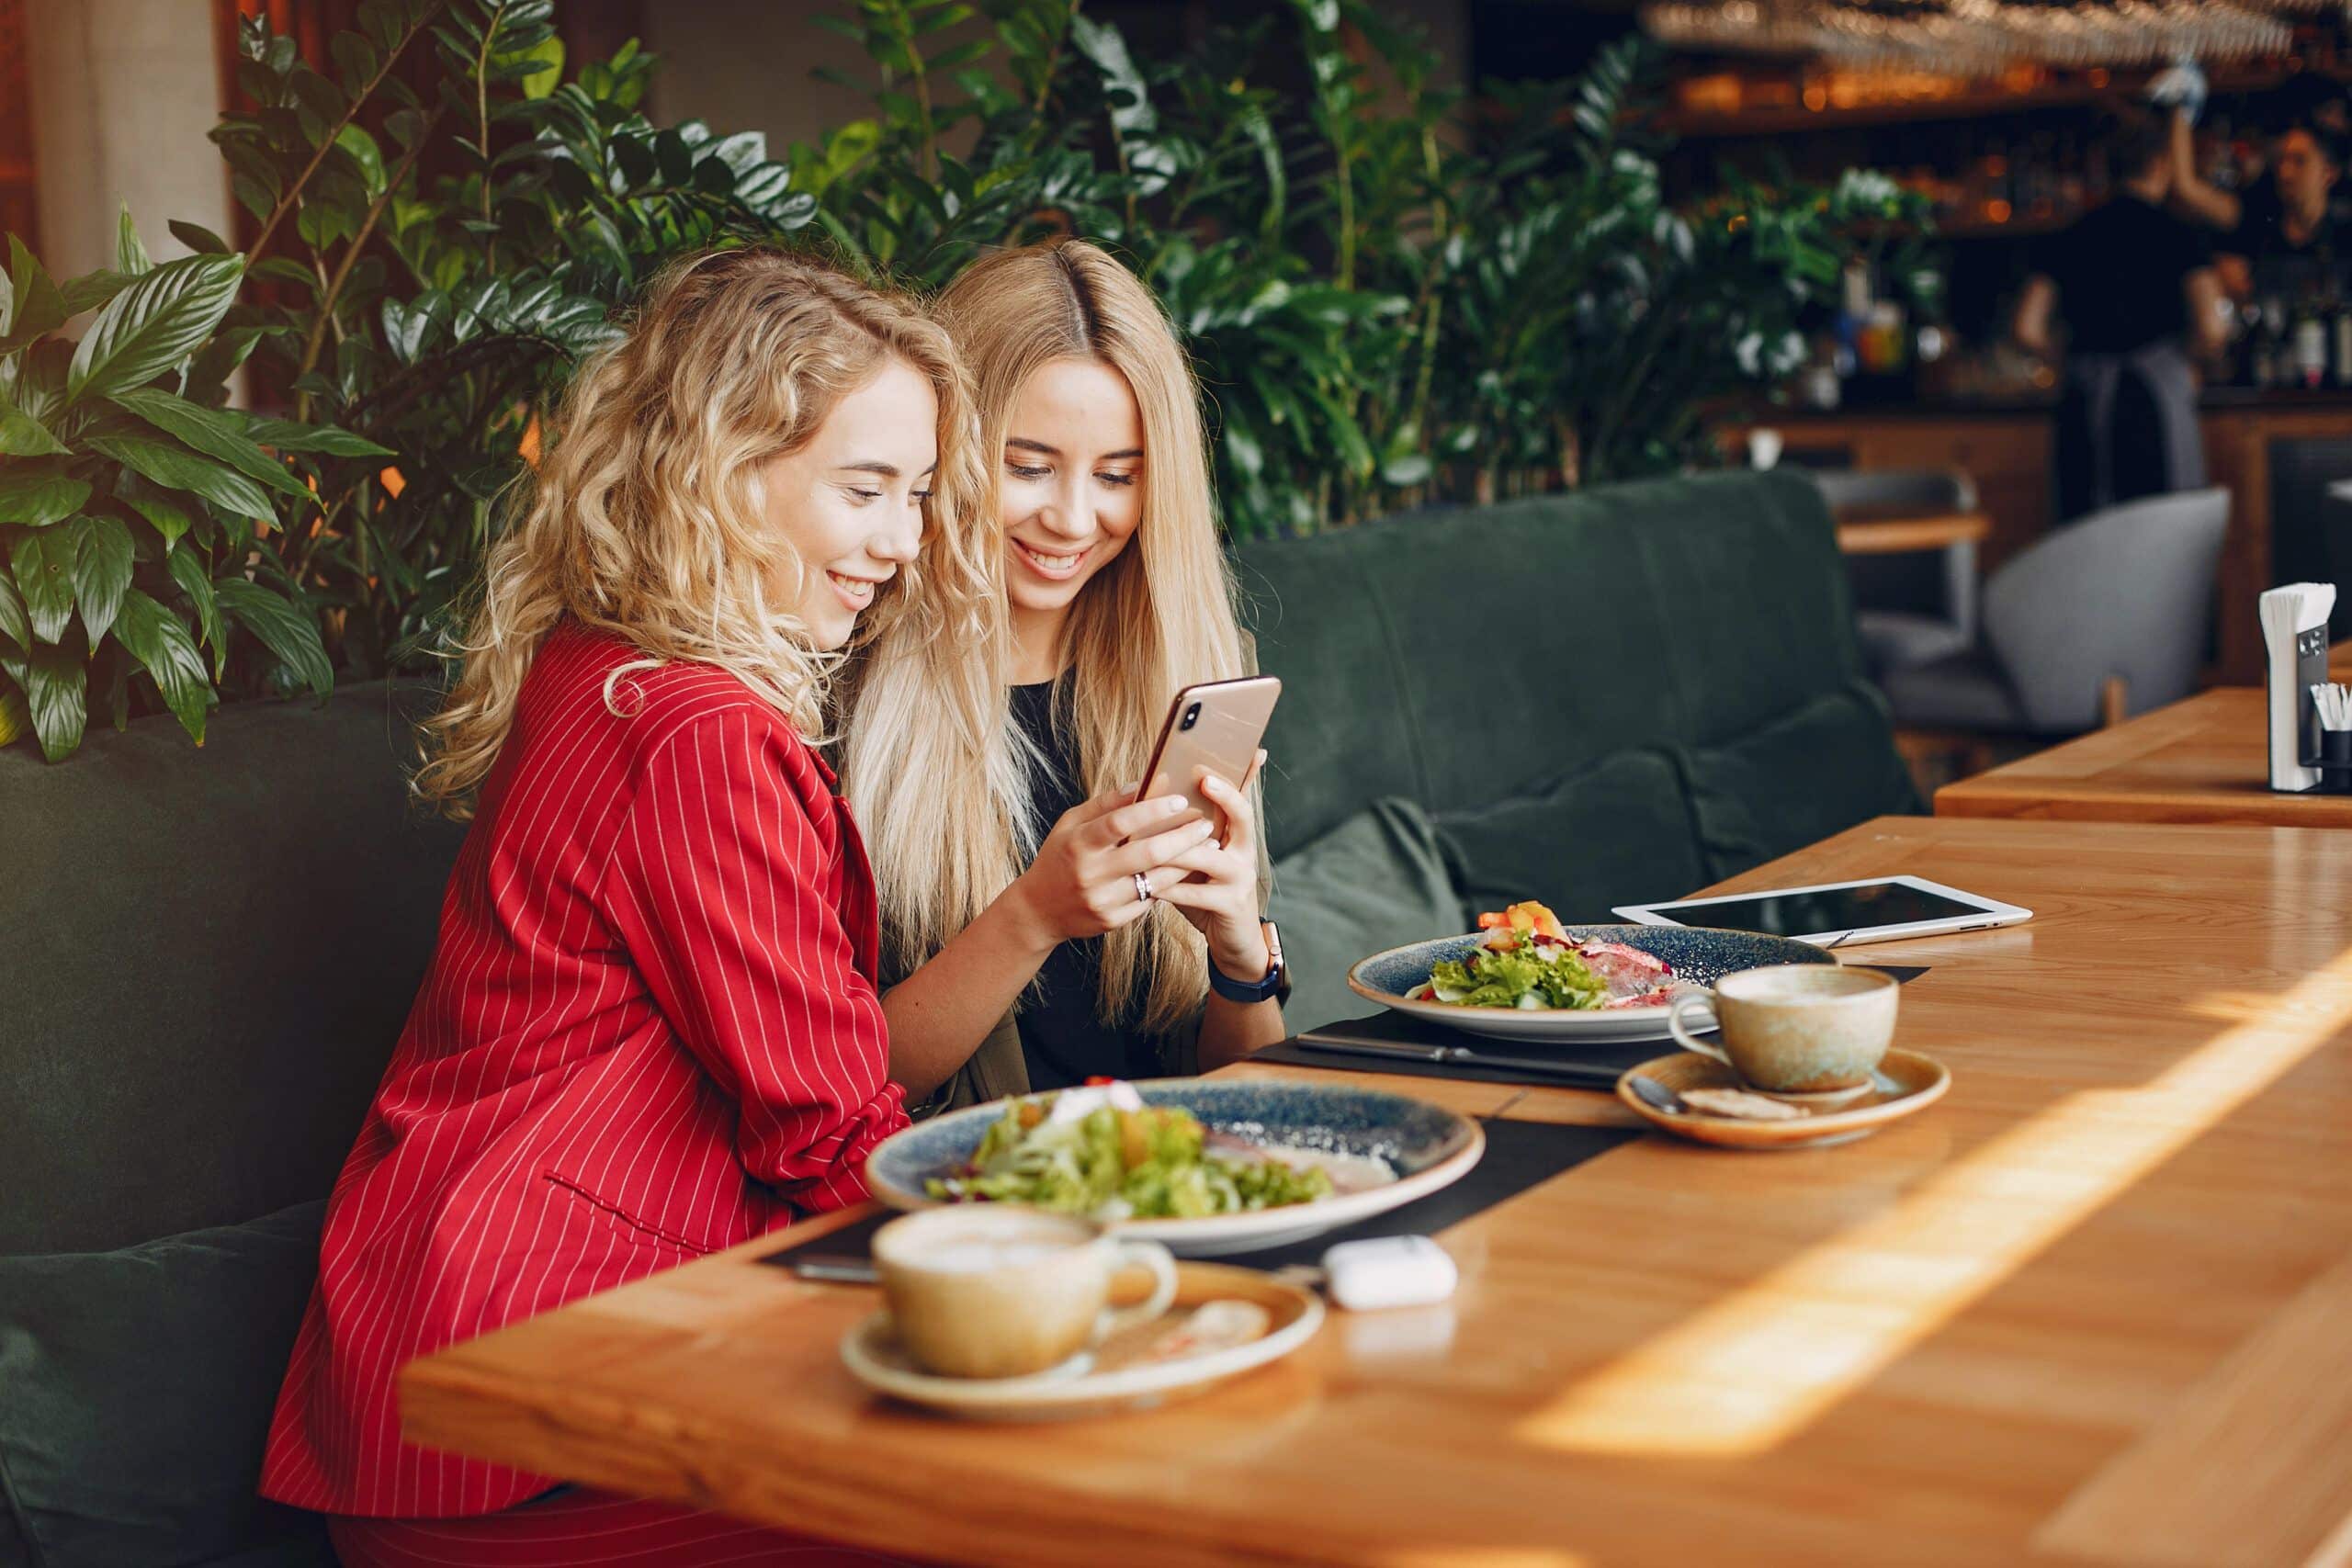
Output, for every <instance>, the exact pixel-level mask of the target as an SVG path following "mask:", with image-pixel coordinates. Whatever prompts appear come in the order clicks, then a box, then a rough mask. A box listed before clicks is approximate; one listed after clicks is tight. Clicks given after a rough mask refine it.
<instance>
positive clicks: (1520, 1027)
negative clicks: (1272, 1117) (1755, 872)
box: [1348, 902, 1838, 1044]
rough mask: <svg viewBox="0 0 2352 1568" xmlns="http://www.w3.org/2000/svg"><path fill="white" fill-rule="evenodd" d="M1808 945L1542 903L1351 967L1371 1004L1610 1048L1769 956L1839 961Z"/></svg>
mask: <svg viewBox="0 0 2352 1568" xmlns="http://www.w3.org/2000/svg"><path fill="white" fill-rule="evenodd" d="M1837 962H1838V961H1837V960H1836V959H1835V958H1833V957H1831V956H1830V955H1829V954H1828V953H1826V952H1825V951H1823V950H1822V949H1821V948H1818V947H1815V946H1814V945H1813V944H1812V943H1810V942H1797V941H1793V940H1792V939H1791V938H1788V937H1779V936H1763V935H1759V934H1758V933H1756V932H1753V931H1708V930H1703V929H1701V928H1698V927H1687V926H1639V925H1603V926H1567V925H1564V924H1562V923H1561V921H1560V919H1559V918H1558V917H1557V916H1555V915H1554V914H1553V913H1552V911H1551V910H1550V909H1548V908H1545V907H1544V905H1542V904H1537V903H1532V902H1529V903H1521V904H1513V905H1512V906H1510V908H1508V909H1499V910H1496V911H1494V912H1492V913H1490V914H1485V915H1481V916H1480V917H1479V918H1478V930H1476V931H1471V932H1469V933H1467V934H1465V935H1463V936H1445V937H1437V938H1434V939H1432V940H1430V941H1428V942H1411V943H1408V945H1406V946H1404V947H1392V948H1390V949H1389V950H1388V951H1387V952H1385V953H1374V954H1373V955H1372V956H1371V957H1370V958H1367V959H1364V960H1363V962H1361V963H1359V964H1356V966H1355V967H1354V968H1352V969H1351V970H1349V971H1348V988H1349V989H1350V990H1352V991H1353V992H1355V993H1356V995H1358V996H1360V997H1362V998H1364V999H1365V1000H1366V1001H1373V1002H1378V1003H1379V1004H1380V1005H1381V1006H1383V1007H1388V1008H1394V1009H1396V1010H1397V1011H1399V1012H1406V1013H1410V1014H1412V1015H1413V1016H1414V1017H1416V1018H1423V1019H1427V1020H1428V1021H1430V1022H1431V1023H1439V1024H1443V1025H1444V1026H1445V1027H1447V1028H1449V1029H1459V1030H1464V1031H1466V1032H1469V1033H1472V1034H1484V1035H1487V1036H1488V1037H1490V1038H1493V1039H1498V1040H1520V1041H1554V1042H1558V1043H1578V1044H1609V1043H1620V1042H1632V1041H1644V1040H1664V1039H1666V1038H1668V1032H1667V1027H1666V1004H1667V1002H1668V1000H1670V999H1671V998H1672V997H1673V995H1674V992H1675V990H1676V989H1677V988H1678V987H1683V986H1705V985H1712V984H1713V982H1714V981H1715V980H1716V979H1718V978H1720V977H1721V976H1724V975H1729V974H1731V973H1733V972H1735V971H1736V970H1740V969H1757V968H1761V967H1763V966H1764V965H1765V964H1835V963H1837Z"/></svg>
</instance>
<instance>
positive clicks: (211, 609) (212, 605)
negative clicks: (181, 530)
mask: <svg viewBox="0 0 2352 1568" xmlns="http://www.w3.org/2000/svg"><path fill="white" fill-rule="evenodd" d="M164 568H165V570H169V571H170V572H171V574H172V581H174V582H176V583H178V584H179V585H180V591H181V592H184V593H186V594H187V597H188V603H190V604H194V605H195V606H196V627H197V630H198V632H199V633H201V634H202V636H203V641H204V645H205V646H206V647H207V648H209V649H211V650H212V675H213V679H215V680H218V679H220V675H221V672H222V671H225V670H227V669H228V667H229V639H228V638H226V637H222V636H221V635H220V597H219V596H218V595H217V594H215V593H214V592H212V574H211V573H210V572H209V571H208V570H206V569H205V565H204V561H203V558H201V557H199V556H198V555H196V554H195V553H193V552H192V551H188V550H174V551H173V552H172V553H171V554H170V555H169V556H166V557H165V558H164Z"/></svg>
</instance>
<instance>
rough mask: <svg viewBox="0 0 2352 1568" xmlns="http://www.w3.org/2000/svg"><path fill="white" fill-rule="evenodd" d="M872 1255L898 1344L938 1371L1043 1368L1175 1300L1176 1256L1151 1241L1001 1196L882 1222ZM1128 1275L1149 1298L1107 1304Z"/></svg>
mask: <svg viewBox="0 0 2352 1568" xmlns="http://www.w3.org/2000/svg"><path fill="white" fill-rule="evenodd" d="M874 1263H875V1269H876V1272H877V1273H878V1274H879V1275H880V1276H881V1279H882V1293H883V1295H884V1296H885V1297H886V1298H887V1299H888V1302H889V1303H890V1317H891V1321H892V1324H893V1325H894V1326H895V1327H896V1329H897V1331H898V1336H899V1342H900V1343H901V1344H903V1345H905V1346H906V1348H907V1350H908V1353H909V1354H910V1355H912V1356H913V1357H914V1359H915V1360H916V1361H917V1362H919V1363H921V1365H922V1367H923V1368H924V1370H925V1371H932V1372H936V1373H938V1374H940V1375H941V1376H943V1377H956V1378H1012V1377H1023V1376H1026V1375H1028V1374H1029V1373H1032V1372H1042V1371H1046V1369H1047V1368H1049V1367H1053V1366H1057V1365H1058V1364H1060V1363H1061V1362H1063V1361H1066V1360H1068V1359H1069V1358H1070V1357H1072V1356H1075V1355H1076V1354H1078V1352H1080V1350H1083V1349H1085V1348H1087V1347H1088V1346H1090V1345H1095V1344H1099V1343H1101V1342H1102V1341H1103V1338H1104V1337H1107V1336H1109V1335H1112V1334H1114V1333H1116V1332H1118V1331H1119V1330H1120V1329H1123V1328H1127V1327H1131V1326H1133V1325H1136V1324H1139V1323H1148V1322H1149V1321H1150V1320H1151V1319H1153V1318H1156V1317H1158V1316H1159V1315H1160V1314H1163V1313H1165V1312H1166V1311H1167V1310H1168V1307H1169V1303H1171V1302H1173V1301H1174V1300H1175V1299H1176V1262H1175V1259H1174V1258H1171V1257H1170V1255H1169V1251H1168V1249H1167V1248H1166V1247H1162V1246H1160V1245H1159V1243H1158V1242H1152V1241H1123V1240H1120V1239H1119V1238H1117V1237H1115V1236H1114V1235H1111V1234H1110V1233H1109V1232H1108V1231H1106V1230H1105V1229H1104V1228H1103V1226H1102V1225H1099V1224H1095V1223H1094V1222H1093V1221H1092V1220H1085V1219H1080V1218H1078V1217H1077V1216H1076V1215H1071V1214H1054V1213H1046V1212H1045V1211H1043V1210H1038V1209H1025V1208H1022V1207H1019V1206H1018V1205H1015V1204H1010V1203H1007V1204H988V1205H974V1206H968V1207H966V1206H957V1207H951V1208H943V1209H929V1210H925V1211H924V1212H922V1213H917V1214H908V1215H906V1216H904V1217H903V1218H900V1219H896V1220H892V1221H891V1222H890V1223H889V1224H887V1225H884V1226H883V1227H882V1228H881V1229H880V1230H878V1231H876V1232H875V1233H874ZM1136 1271H1141V1272H1145V1273H1148V1274H1149V1275H1150V1277H1151V1293H1150V1295H1149V1296H1148V1298H1147V1299H1146V1300H1145V1301H1144V1302H1142V1303H1140V1304H1138V1305H1136V1306H1130V1307H1120V1308H1115V1309H1114V1308H1112V1307H1111V1306H1109V1304H1108V1303H1109V1302H1110V1299H1111V1290H1112V1285H1113V1282H1114V1280H1116V1279H1117V1278H1118V1277H1119V1276H1121V1275H1124V1274H1128V1273H1132V1272H1136Z"/></svg>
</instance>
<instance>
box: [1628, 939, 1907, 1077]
mask: <svg viewBox="0 0 2352 1568" xmlns="http://www.w3.org/2000/svg"><path fill="white" fill-rule="evenodd" d="M1901 995H1902V987H1901V986H1899V985H1898V984H1896V982H1895V978H1894V976H1892V975H1889V974H1886V973H1885V972H1884V971H1883V970H1878V969H1848V968H1843V967H1839V966H1835V965H1832V964H1772V965H1770V966H1769V967H1766V968H1762V969H1743V970H1740V971H1739V972H1738V973H1736V974H1733V975H1725V976H1724V977H1723V978H1721V979H1719V980H1717V981H1716V982H1715V983H1714V985H1713V987H1705V986H1693V987H1688V988H1686V989H1683V990H1680V991H1677V992H1676V993H1675V996H1674V999H1673V1001H1672V1002H1670V1003H1669V1004H1668V1007H1667V1012H1666V1022H1667V1027H1668V1029H1669V1030H1671V1031H1672V1032H1673V1034H1674V1038H1675V1042H1676V1043H1678V1044H1679V1045H1680V1046H1681V1047H1682V1048H1683V1049H1684V1050H1686V1051H1696V1052H1698V1053H1699V1054H1700V1055H1702V1056H1713V1058H1714V1059H1715V1060H1716V1061H1718V1062H1723V1063H1725V1064H1726V1065H1728V1066H1730V1068H1731V1070H1732V1071H1733V1072H1736V1073H1737V1074H1738V1075H1739V1076H1740V1077H1741V1078H1742V1080H1744V1081H1745V1082H1746V1083H1747V1085H1748V1087H1749V1088H1751V1089H1760V1090H1762V1091H1763V1092H1764V1093H1767V1094H1781V1095H1820V1096H1824V1097H1834V1098H1840V1099H1851V1098H1853V1097H1855V1096H1857V1095H1860V1094H1861V1093H1862V1092H1863V1091H1865V1090H1867V1089H1869V1088H1870V1087H1871V1072H1872V1070H1873V1069H1874V1068H1876V1067H1877V1066H1878V1065H1879V1062H1880V1060H1881V1059H1882V1058H1883V1057H1884V1056H1885V1055H1886V1048H1887V1046H1888V1044H1889V1043H1891V1042H1892V1041H1893V1040H1894V1010H1895V1004H1896V1002H1897V1001H1898V1000H1899V999H1900V998H1901ZM1698 1010H1708V1011H1712V1012H1713V1015H1714V1019H1715V1021H1716V1023H1717V1025H1718V1026H1719V1027H1720V1028H1721V1030H1722V1035H1721V1043H1716V1042H1714V1041H1709V1040H1701V1039H1699V1038H1698V1037H1697V1036H1695V1035H1693V1034H1692V1033H1691V1031H1690V1029H1689V1028H1688V1027H1687V1026H1686V1025H1685V1024H1684V1022H1683V1018H1684V1015H1685V1014H1688V1013H1691V1012H1694V1011H1698Z"/></svg>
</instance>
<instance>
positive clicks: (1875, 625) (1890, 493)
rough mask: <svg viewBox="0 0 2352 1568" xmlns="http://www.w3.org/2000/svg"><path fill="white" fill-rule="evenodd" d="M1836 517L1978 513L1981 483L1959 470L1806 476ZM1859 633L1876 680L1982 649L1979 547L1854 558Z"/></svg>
mask: <svg viewBox="0 0 2352 1568" xmlns="http://www.w3.org/2000/svg"><path fill="white" fill-rule="evenodd" d="M1808 477H1809V478H1811V479H1812V480H1813V482H1814V483H1815V486H1817V487H1818V488H1819V489H1820V491H1821V497H1822V499H1823V500H1824V501H1826V502H1828V503H1829V510H1830V511H1832V512H1871V513H1885V514H1888V515H1893V516H1901V515H1903V514H1905V513H1912V514H1915V515H1920V516H1927V515H1931V514H1934V513H1949V512H1973V511H1975V510H1976V483H1975V481H1974V480H1973V479H1970V478H1969V477H1968V476H1967V475H1966V474H1964V473H1962V472H1961V471H1960V470H1959V469H1957V468H1948V469H1930V468H1831V469H1825V470H1822V471H1820V472H1818V473H1815V474H1812V475H1810V476H1808ZM1846 570H1847V574H1848V576H1849V578H1850V579H1851V581H1852V582H1853V586H1854V631H1855V634H1856V635H1857V636H1858V637H1860V639H1861V644H1862V667H1863V669H1865V670H1866V671H1869V672H1870V674H1871V676H1872V677H1873V678H1874V679H1883V677H1884V676H1886V675H1887V674H1888V673H1890V672H1892V671H1896V670H1904V669H1908V668H1910V667H1912V666H1914V665H1918V664H1930V663H1933V662H1934V661H1935V660H1939V659H1945V658H1949V657H1951V655H1953V654H1955V653H1963V652H1966V651H1967V650H1968V649H1971V648H1973V647H1974V646H1975V643H1976V547H1975V546H1974V545H1973V544H1972V543H1968V542H1965V541H1963V542H1962V543H1960V544H1956V545H1951V546H1948V547H1945V548H1943V549H1940V550H1934V551H1921V552H1916V553H1907V554H1904V555H1887V556H1852V557H1849V558H1847V561H1846Z"/></svg>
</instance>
